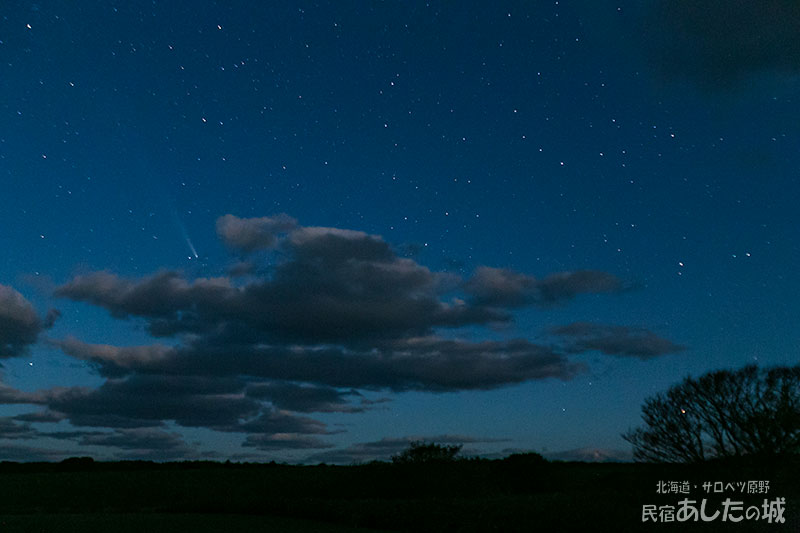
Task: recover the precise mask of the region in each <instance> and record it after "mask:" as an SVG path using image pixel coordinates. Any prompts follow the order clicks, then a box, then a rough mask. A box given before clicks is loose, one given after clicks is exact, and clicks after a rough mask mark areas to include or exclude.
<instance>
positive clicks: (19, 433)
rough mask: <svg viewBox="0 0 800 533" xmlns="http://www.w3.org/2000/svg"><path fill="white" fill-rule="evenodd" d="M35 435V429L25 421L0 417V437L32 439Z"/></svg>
mask: <svg viewBox="0 0 800 533" xmlns="http://www.w3.org/2000/svg"><path fill="white" fill-rule="evenodd" d="M36 436H37V431H36V430H35V429H33V428H31V427H30V426H29V425H28V424H27V423H22V424H21V423H20V422H19V421H18V420H15V419H14V418H12V417H8V416H7V417H2V418H0V439H12V440H16V439H32V438H35V437H36Z"/></svg>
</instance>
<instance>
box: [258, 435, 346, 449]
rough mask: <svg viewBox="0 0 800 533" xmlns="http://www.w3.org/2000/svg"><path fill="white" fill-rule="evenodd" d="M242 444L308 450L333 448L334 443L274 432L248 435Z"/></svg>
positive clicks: (261, 447) (262, 447)
mask: <svg viewBox="0 0 800 533" xmlns="http://www.w3.org/2000/svg"><path fill="white" fill-rule="evenodd" d="M242 446H245V447H249V448H256V449H259V450H287V449H290V450H306V449H309V448H331V447H333V445H332V444H329V443H326V442H325V441H323V440H321V439H318V438H316V437H304V436H299V435H294V434H291V433H288V434H274V435H248V436H247V437H246V438H245V440H244V442H243V443H242Z"/></svg>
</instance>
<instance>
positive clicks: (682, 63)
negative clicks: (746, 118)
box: [643, 0, 800, 87]
mask: <svg viewBox="0 0 800 533" xmlns="http://www.w3.org/2000/svg"><path fill="white" fill-rule="evenodd" d="M798 36H800V3H798V2H796V1H786V0H657V1H655V2H653V3H652V4H651V7H650V12H649V14H648V17H647V21H646V24H645V26H644V35H643V37H644V38H645V39H646V40H647V45H646V47H647V49H648V50H649V53H650V57H651V58H652V60H653V61H654V64H655V65H656V67H657V68H658V69H659V70H660V72H661V73H662V74H664V75H665V76H668V77H679V78H685V79H689V80H692V81H694V82H697V83H699V84H700V85H703V86H706V87H720V86H726V85H730V84H731V83H734V82H736V81H738V80H740V79H742V78H744V77H745V76H748V75H751V74H754V73H758V72H768V71H772V72H779V73H780V72H785V73H797V72H800V37H798Z"/></svg>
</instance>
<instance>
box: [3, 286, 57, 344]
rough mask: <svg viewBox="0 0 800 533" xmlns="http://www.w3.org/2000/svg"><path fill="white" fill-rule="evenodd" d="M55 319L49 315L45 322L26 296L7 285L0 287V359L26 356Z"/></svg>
mask: <svg viewBox="0 0 800 533" xmlns="http://www.w3.org/2000/svg"><path fill="white" fill-rule="evenodd" d="M55 318H56V316H55V315H48V318H47V320H45V321H43V320H42V319H40V318H39V315H38V314H36V310H35V309H34V308H33V305H32V304H31V303H30V302H29V301H28V300H26V299H25V297H24V296H22V295H21V294H20V293H18V292H17V291H16V290H14V289H13V288H11V287H9V286H7V285H0V358H5V357H17V356H19V355H22V354H24V353H25V350H26V349H27V348H28V346H30V345H31V344H33V343H35V342H36V339H37V337H38V335H39V333H40V332H41V331H42V330H43V329H45V327H46V326H49V325H52V322H53V321H54V320H55Z"/></svg>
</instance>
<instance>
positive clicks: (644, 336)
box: [551, 322, 685, 359]
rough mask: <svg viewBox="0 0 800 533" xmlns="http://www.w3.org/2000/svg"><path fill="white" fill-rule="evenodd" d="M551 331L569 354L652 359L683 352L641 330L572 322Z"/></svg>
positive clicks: (677, 345) (683, 348) (676, 346)
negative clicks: (593, 351) (582, 353)
mask: <svg viewBox="0 0 800 533" xmlns="http://www.w3.org/2000/svg"><path fill="white" fill-rule="evenodd" d="M551 332H552V333H553V334H555V335H558V336H560V337H562V338H564V339H565V340H566V341H567V347H568V349H569V350H570V351H572V352H585V351H591V350H597V351H599V352H602V353H604V354H607V355H616V356H621V357H637V358H639V359H651V358H653V357H658V356H661V355H666V354H671V353H679V352H682V351H683V350H685V347H684V346H681V345H679V344H675V343H674V342H672V341H670V340H668V339H665V338H663V337H659V336H658V335H656V334H655V333H653V332H652V331H648V330H646V329H644V328H634V327H628V326H608V325H602V324H592V323H589V322H575V323H572V324H569V325H567V326H560V327H556V328H553V329H552V330H551Z"/></svg>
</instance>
